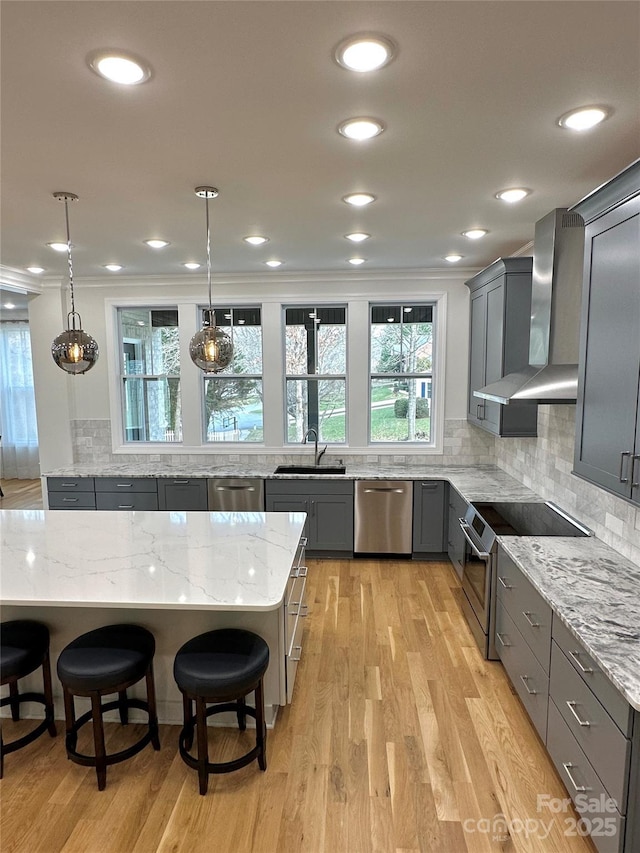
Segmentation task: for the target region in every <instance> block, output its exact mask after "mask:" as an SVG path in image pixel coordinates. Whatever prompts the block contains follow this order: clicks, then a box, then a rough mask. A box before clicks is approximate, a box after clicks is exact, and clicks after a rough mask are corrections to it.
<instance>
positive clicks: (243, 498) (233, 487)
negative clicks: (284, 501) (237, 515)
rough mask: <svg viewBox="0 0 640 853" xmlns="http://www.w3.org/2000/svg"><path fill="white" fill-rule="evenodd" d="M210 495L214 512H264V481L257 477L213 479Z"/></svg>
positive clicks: (209, 498)
mask: <svg viewBox="0 0 640 853" xmlns="http://www.w3.org/2000/svg"><path fill="white" fill-rule="evenodd" d="M208 493H209V495H208V503H209V510H211V511H212V512H216V511H218V512H245V511H251V510H254V511H257V510H259V511H260V512H263V511H264V480H260V479H259V478H257V477H212V478H210V479H209V484H208Z"/></svg>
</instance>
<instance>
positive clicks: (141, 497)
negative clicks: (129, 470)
mask: <svg viewBox="0 0 640 853" xmlns="http://www.w3.org/2000/svg"><path fill="white" fill-rule="evenodd" d="M95 490H96V495H95V500H96V509H99V510H140V511H142V510H151V511H152V510H157V509H158V490H157V486H156V480H155V477H96V478H95Z"/></svg>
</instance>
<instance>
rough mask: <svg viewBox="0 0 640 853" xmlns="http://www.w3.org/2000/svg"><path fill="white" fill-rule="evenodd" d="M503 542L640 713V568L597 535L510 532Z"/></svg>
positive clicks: (574, 633) (501, 539)
mask: <svg viewBox="0 0 640 853" xmlns="http://www.w3.org/2000/svg"><path fill="white" fill-rule="evenodd" d="M499 542H500V544H501V545H502V547H503V548H504V550H505V551H506V552H507V554H508V555H509V556H510V557H511V558H512V559H513V560H514V562H515V563H516V564H517V565H518V566H519V567H520V568H521V569H522V571H523V572H524V574H525V575H526V576H527V577H528V578H529V580H530V581H531V582H532V583H533V585H534V586H535V587H536V589H537V590H538V591H539V592H540V594H541V595H542V597H543V598H544V599H545V600H546V601H547V602H548V603H549V604H550V605H551V607H552V608H553V610H554V611H555V613H557V615H558V616H559V618H560V619H561V620H562V622H563V623H564V624H565V625H566V626H567V628H568V629H569V631H570V632H571V633H572V634H573V635H574V636H575V637H576V638H577V639H579V640H580V642H581V643H582V644H583V645H584V646H585V648H586V649H587V651H588V652H589V654H591V655H592V657H593V659H594V660H595V661H596V662H597V663H598V665H599V666H600V667H601V669H602V670H603V672H605V673H606V674H607V675H608V677H609V678H610V679H611V681H612V682H613V684H615V686H616V687H617V688H618V690H619V691H620V692H621V693H622V694H623V696H624V697H625V699H626V700H627V701H628V702H629V704H630V705H632V706H633V707H634V708H635V709H636V710H638V711H640V567H638V566H637V565H635V564H634V563H632V562H631V561H629V560H627V559H626V558H625V557H623V556H621V555H620V554H618V553H617V552H616V551H613V550H612V549H611V548H609V547H608V546H607V545H605V544H604V542H601V541H600V540H599V539H595V538H584V539H580V538H579V539H573V538H565V537H552V538H549V537H543V536H521V537H519V536H509V537H499Z"/></svg>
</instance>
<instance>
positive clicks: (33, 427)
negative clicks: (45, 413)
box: [0, 322, 40, 480]
mask: <svg viewBox="0 0 640 853" xmlns="http://www.w3.org/2000/svg"><path fill="white" fill-rule="evenodd" d="M0 435H1V436H2V439H1V441H0V453H1V458H2V467H1V469H0V470H1V471H2V476H3V477H4V478H6V479H13V478H17V479H22V480H31V479H35V478H36V477H39V476H40V464H39V457H38V427H37V424H36V398H35V393H34V389H33V369H32V364H31V336H30V334H29V324H28V323H27V322H15V323H13V322H11V323H0Z"/></svg>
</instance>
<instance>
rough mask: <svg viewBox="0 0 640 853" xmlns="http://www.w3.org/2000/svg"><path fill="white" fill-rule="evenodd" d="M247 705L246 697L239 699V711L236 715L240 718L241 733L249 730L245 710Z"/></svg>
mask: <svg viewBox="0 0 640 853" xmlns="http://www.w3.org/2000/svg"><path fill="white" fill-rule="evenodd" d="M246 704H247V703H246V699H245V697H244V696H241V697H240V699H238V710H237V711H236V715H237V717H238V728H239V729H240V731H241V732H243V731H245V729H246V728H247V715H246V713H245V710H244V709H245V707H246Z"/></svg>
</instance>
